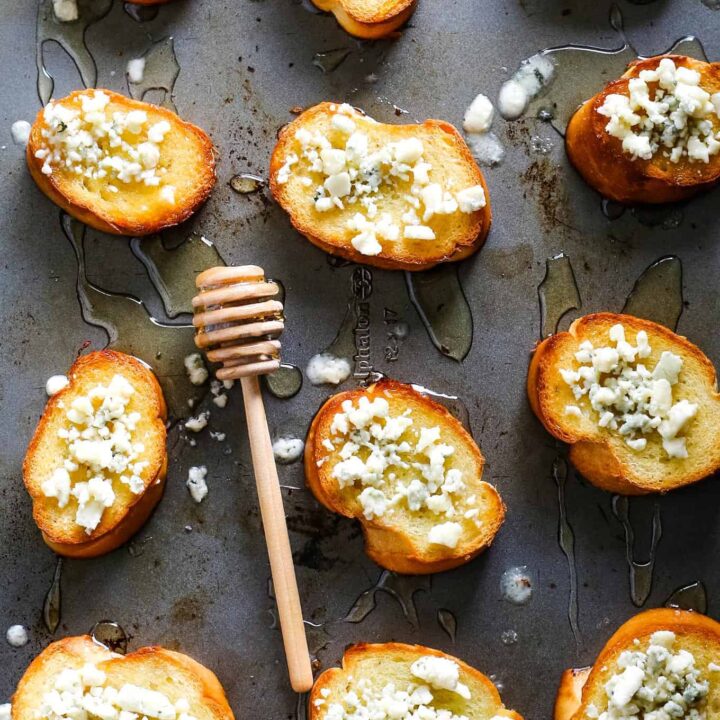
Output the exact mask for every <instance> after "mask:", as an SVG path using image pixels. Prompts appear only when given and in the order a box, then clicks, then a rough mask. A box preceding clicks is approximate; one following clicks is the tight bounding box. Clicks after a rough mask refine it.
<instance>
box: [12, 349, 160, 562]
mask: <svg viewBox="0 0 720 720" xmlns="http://www.w3.org/2000/svg"><path fill="white" fill-rule="evenodd" d="M116 373H118V374H121V375H123V377H125V378H126V379H128V380H129V381H130V382H131V384H132V385H133V387H134V388H135V391H136V395H137V404H136V405H135V408H136V409H138V411H139V412H141V414H142V415H143V420H141V423H144V424H143V428H142V432H143V442H144V443H145V445H146V448H147V449H146V452H145V453H144V454H143V458H144V459H145V460H147V461H148V463H149V464H148V466H147V468H146V470H144V471H143V473H142V477H143V479H144V481H145V490H144V491H143V492H142V493H140V494H134V493H132V492H130V491H129V489H127V488H125V487H123V488H119V487H114V489H115V490H116V495H117V497H116V500H115V503H114V504H113V506H112V507H111V508H107V509H106V510H105V512H104V513H103V517H102V519H101V521H100V524H99V525H98V526H97V528H95V530H93V531H92V533H90V534H87V533H86V532H85V530H84V529H83V528H82V527H80V526H79V525H76V524H75V523H74V522H73V521H72V519H71V517H70V516H71V515H72V512H71V511H70V509H69V508H65V509H64V510H61V509H59V508H58V506H57V501H56V500H55V499H54V498H47V497H46V496H45V495H44V493H43V492H42V489H41V485H42V482H43V480H44V479H45V478H46V477H47V476H49V474H50V473H51V472H52V471H53V469H54V467H52V466H51V464H52V463H49V461H50V460H51V459H54V458H55V457H56V452H57V451H58V447H57V445H56V439H55V436H54V435H52V436H51V433H53V432H56V431H57V430H58V429H59V428H60V427H64V426H65V425H66V423H67V420H66V419H65V417H64V413H65V412H67V408H64V409H63V408H62V407H61V405H62V404H64V400H65V399H72V398H73V396H74V394H75V393H76V392H77V391H78V388H80V387H83V388H84V387H85V385H86V384H87V383H89V384H93V385H94V384H96V383H98V382H108V381H109V380H111V379H112V376H113V375H114V374H116ZM68 379H69V380H70V384H69V385H68V386H67V387H66V388H64V389H63V390H61V391H60V392H59V393H57V395H54V396H53V397H51V398H50V399H49V400H48V402H47V404H46V406H45V410H44V411H43V414H42V417H41V418H40V421H39V422H38V425H37V428H36V429H35V433H34V434H33V437H32V440H31V441H30V444H29V445H28V449H27V452H26V455H25V460H24V462H23V481H24V483H25V487H26V488H27V490H28V493H29V494H30V496H31V497H32V500H33V518H34V519H35V522H36V524H37V526H38V528H39V529H40V531H41V532H42V535H43V539H44V540H45V542H46V543H47V545H48V546H49V547H51V548H52V549H53V550H54V551H55V552H57V553H59V554H60V555H65V556H67V557H95V556H97V555H102V554H104V553H107V552H110V551H111V550H114V549H115V548H116V547H119V546H120V545H122V544H123V543H124V542H126V541H127V540H128V539H129V538H130V537H132V535H134V534H135V533H136V532H137V531H138V530H139V529H140V527H142V525H143V524H144V523H145V521H146V520H147V519H148V517H149V516H150V514H151V513H152V511H153V509H154V508H155V506H156V505H157V503H158V502H159V500H160V498H161V497H162V493H163V489H164V487H165V476H166V473H167V452H166V448H165V437H166V431H165V419H166V417H167V407H166V405H165V399H164V397H163V394H162V390H161V388H160V385H159V383H158V381H157V378H156V377H155V375H154V374H153V373H152V371H151V370H149V369H148V368H147V367H146V366H145V365H144V364H143V363H142V362H140V361H139V360H137V359H136V358H134V357H132V356H130V355H125V354H124V353H119V352H115V351H113V350H101V351H98V352H92V353H88V354H87V355H82V356H81V357H79V358H78V359H77V360H76V361H75V363H74V364H73V366H72V367H71V368H70V371H69V372H68ZM87 389H89V388H87ZM133 398H135V396H133Z"/></svg>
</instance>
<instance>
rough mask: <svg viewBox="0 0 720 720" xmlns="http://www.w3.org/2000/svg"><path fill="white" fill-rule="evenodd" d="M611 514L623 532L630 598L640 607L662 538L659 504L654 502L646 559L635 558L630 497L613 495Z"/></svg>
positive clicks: (646, 596)
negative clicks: (618, 522)
mask: <svg viewBox="0 0 720 720" xmlns="http://www.w3.org/2000/svg"><path fill="white" fill-rule="evenodd" d="M612 510H613V515H615V517H616V518H617V519H618V520H619V521H620V523H621V524H622V526H623V531H624V533H625V558H626V560H627V564H628V570H629V572H630V599H631V600H632V601H633V604H634V605H635V606H636V607H642V606H643V605H644V604H645V603H646V602H647V599H648V597H649V596H650V592H651V590H652V582H653V572H654V570H655V558H656V555H657V546H658V544H659V542H660V539H661V538H662V518H661V516H660V504H659V503H657V502H656V503H655V504H654V508H653V516H652V536H651V539H650V549H649V552H648V559H647V560H646V561H645V562H641V561H639V560H636V559H635V531H634V529H633V526H632V523H631V522H630V498H628V497H625V496H623V495H614V496H613V499H612Z"/></svg>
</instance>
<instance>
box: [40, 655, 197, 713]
mask: <svg viewBox="0 0 720 720" xmlns="http://www.w3.org/2000/svg"><path fill="white" fill-rule="evenodd" d="M189 711H190V703H189V702H188V701H187V699H185V698H180V699H178V700H176V701H172V700H171V699H170V698H169V697H168V696H167V695H165V694H164V693H162V692H159V691H157V690H150V689H148V688H145V687H142V686H139V685H134V684H131V683H125V684H123V685H122V686H121V687H119V688H115V687H112V686H111V685H109V684H108V677H107V674H106V673H105V672H104V671H103V670H101V669H100V668H98V667H97V666H95V665H92V664H90V663H88V664H86V665H83V666H82V667H79V668H65V669H64V670H62V671H61V672H59V673H58V674H57V675H56V676H55V679H54V682H53V687H52V688H51V689H50V690H49V691H48V692H46V693H45V694H44V695H43V697H42V700H41V702H40V705H39V708H38V712H37V717H38V718H39V719H41V720H67V718H75V719H80V718H98V720H137V719H138V718H148V720H196V718H194V717H193V716H192V715H190V714H189Z"/></svg>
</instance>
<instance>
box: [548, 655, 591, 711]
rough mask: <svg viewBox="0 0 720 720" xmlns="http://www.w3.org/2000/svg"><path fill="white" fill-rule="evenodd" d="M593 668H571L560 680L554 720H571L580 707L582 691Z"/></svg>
mask: <svg viewBox="0 0 720 720" xmlns="http://www.w3.org/2000/svg"><path fill="white" fill-rule="evenodd" d="M591 670H592V668H591V667H584V668H570V669H569V670H566V671H565V672H564V673H563V674H562V677H561V678H560V686H559V687H558V692H557V697H556V698H555V709H554V712H553V720H570V718H572V716H573V715H574V714H575V712H576V711H577V709H578V708H579V707H580V703H581V702H582V691H583V688H584V687H585V683H586V682H587V679H588V676H589V675H590V671H591Z"/></svg>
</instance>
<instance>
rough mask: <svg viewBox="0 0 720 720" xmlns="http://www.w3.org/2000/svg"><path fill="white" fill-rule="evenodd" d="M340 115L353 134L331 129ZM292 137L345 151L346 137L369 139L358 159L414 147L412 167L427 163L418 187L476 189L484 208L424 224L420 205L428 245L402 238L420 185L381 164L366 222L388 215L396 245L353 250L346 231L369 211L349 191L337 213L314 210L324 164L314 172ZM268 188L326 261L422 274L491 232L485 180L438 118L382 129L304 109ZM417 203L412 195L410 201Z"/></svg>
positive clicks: (334, 110)
mask: <svg viewBox="0 0 720 720" xmlns="http://www.w3.org/2000/svg"><path fill="white" fill-rule="evenodd" d="M338 117H341V118H342V119H345V120H349V121H350V122H351V123H352V124H353V125H354V130H353V131H343V130H340V129H338V128H337V127H335V125H334V124H333V123H334V121H335V119H336V118H338ZM298 132H300V133H301V134H304V133H306V132H307V133H310V134H311V135H312V136H316V137H321V138H323V139H324V140H327V141H329V142H330V143H331V144H332V147H333V148H335V149H336V150H337V149H344V148H346V147H347V143H348V141H349V139H350V138H351V137H353V135H355V134H356V133H359V134H361V135H364V136H365V137H366V138H367V152H366V153H365V155H364V156H363V157H364V158H367V157H368V156H369V155H372V154H373V153H375V152H377V151H378V150H379V149H381V148H386V147H387V146H388V145H390V144H392V143H398V142H400V141H408V140H412V141H420V143H422V156H421V158H420V160H419V161H418V162H419V163H429V165H430V169H429V170H428V172H427V175H428V177H427V178H426V180H427V183H425V185H424V186H422V187H427V186H428V185H437V186H439V187H440V188H442V189H443V190H446V191H448V192H450V190H452V193H451V194H453V193H454V195H453V198H455V197H456V196H457V194H458V193H459V192H460V191H463V190H467V189H468V188H475V189H478V192H479V193H481V195H482V202H483V203H484V204H483V205H482V207H479V208H478V209H477V210H476V211H470V210H469V208H468V207H466V208H465V211H462V210H461V209H460V208H459V207H458V209H457V210H455V211H454V212H452V213H449V214H434V215H432V217H430V218H429V219H428V220H427V221H425V220H424V214H425V210H424V208H425V205H423V204H419V209H417V211H416V212H417V214H418V216H419V219H420V221H421V224H422V225H423V226H425V227H429V228H430V229H431V230H432V232H433V234H434V236H435V237H434V239H428V240H418V239H407V238H406V237H405V236H404V235H405V232H406V230H405V228H406V227H407V224H408V223H407V222H406V220H404V219H403V217H404V216H405V214H406V213H407V212H408V211H409V210H412V209H413V208H412V205H411V204H410V201H409V200H408V198H409V197H410V196H411V193H412V191H413V187H414V186H416V187H417V188H421V186H420V185H417V184H416V181H415V179H414V178H415V177H416V175H415V173H413V171H412V170H410V171H409V172H407V173H405V174H404V177H405V178H406V179H402V178H400V177H398V176H392V177H390V176H387V167H388V165H383V166H382V168H384V169H383V170H377V168H376V169H375V170H374V172H375V174H376V176H377V174H380V175H382V173H383V172H384V173H386V178H385V181H383V182H382V184H381V185H380V188H379V191H378V192H377V194H368V195H366V196H363V198H365V197H371V198H373V199H374V204H375V206H376V210H377V215H376V216H375V217H374V219H373V220H372V222H377V221H378V219H379V218H381V217H382V216H386V217H387V219H388V220H389V221H390V222H391V224H392V225H393V226H394V227H395V228H396V229H397V230H398V231H399V235H398V237H397V239H386V238H384V237H383V236H381V235H380V234H378V235H377V243H378V245H373V247H372V248H368V247H366V248H364V249H360V248H361V246H360V245H359V244H358V243H357V242H356V243H355V244H354V238H357V236H358V235H359V233H360V231H359V230H358V229H357V228H352V227H349V226H348V223H349V222H352V221H353V220H354V219H355V218H356V216H357V214H360V215H361V216H362V217H363V218H364V219H365V220H366V221H367V220H370V214H369V212H370V211H368V210H366V209H365V208H364V207H363V205H362V203H361V202H358V201H356V202H351V201H349V200H348V198H350V199H352V198H353V196H354V195H353V194H354V193H355V196H356V197H359V195H357V193H356V191H355V190H354V189H353V190H352V192H351V194H350V195H348V196H347V197H346V198H345V200H344V201H343V205H344V207H343V209H340V208H338V207H332V208H331V209H329V210H324V211H320V210H318V209H316V204H315V196H316V193H317V190H318V188H320V187H322V186H323V185H324V183H325V181H326V179H327V177H328V175H327V174H326V173H325V172H324V170H325V168H326V166H325V165H324V164H323V170H313V169H312V165H311V160H310V159H309V158H308V157H307V151H306V155H303V144H302V142H301V140H300V139H299V138H298ZM294 157H297V158H298V161H297V162H296V163H291V165H290V166H288V161H291V160H292V158H294ZM348 157H349V156H348ZM413 162H415V161H413ZM356 164H359V163H356ZM415 166H416V165H414V167H415ZM315 167H317V165H316V166H315ZM378 167H380V166H378ZM367 177H369V176H365V179H367ZM361 179H363V177H362V176H358V182H360V180H361ZM422 181H423V182H424V181H425V179H422ZM368 183H369V180H368ZM354 187H355V186H354V185H353V188H354ZM270 188H271V190H272V193H273V195H274V196H275V199H276V200H277V201H278V202H279V203H280V205H281V206H282V207H283V208H284V209H285V211H286V212H287V213H288V214H289V215H290V221H291V222H292V224H293V225H294V226H295V228H296V229H297V230H298V231H299V232H300V233H302V234H303V235H305V237H307V239H308V240H310V242H312V243H314V244H315V245H317V246H318V247H319V248H321V249H322V250H325V252H328V253H330V254H332V255H338V256H340V257H343V258H345V259H347V260H351V261H353V262H360V263H365V264H367V265H374V266H376V267H381V268H387V269H390V270H423V269H426V268H430V267H432V266H434V265H437V264H438V263H440V262H446V261H453V260H461V259H463V258H465V257H467V256H468V255H471V254H472V253H474V252H475V251H476V250H478V249H479V248H480V247H481V246H482V244H483V242H484V241H485V238H486V237H487V234H488V231H489V229H490V221H491V212H490V199H489V196H488V190H487V185H486V184H485V179H484V177H483V175H482V173H481V172H480V168H479V167H478V166H477V164H476V163H475V161H474V159H473V157H472V154H471V153H470V150H469V149H468V147H467V145H466V144H465V141H464V140H463V139H462V137H461V136H460V134H459V133H458V131H457V130H456V129H455V128H454V127H453V126H452V125H450V124H448V123H446V122H443V121H442V120H426V121H425V122H424V123H422V124H420V125H386V124H383V123H378V122H376V121H374V120H373V119H372V118H369V117H367V116H365V115H364V114H363V113H362V112H361V111H359V110H355V109H354V108H351V107H350V106H349V105H339V104H335V103H329V102H325V103H321V104H319V105H316V106H315V107H312V108H310V109H309V110H306V111H305V112H304V113H302V114H301V115H300V116H299V117H297V118H296V119H295V120H294V121H293V122H291V123H290V124H289V125H287V126H286V127H284V128H283V129H282V130H281V132H280V135H279V139H278V143H277V145H276V146H275V150H274V152H273V154H272V158H271V161H270ZM480 188H481V190H479V189H480ZM418 197H419V196H417V195H416V196H415V200H416V201H417V198H418ZM472 207H475V205H472ZM380 247H381V248H382V249H380ZM373 248H374V249H373Z"/></svg>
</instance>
